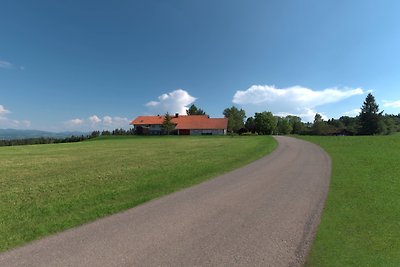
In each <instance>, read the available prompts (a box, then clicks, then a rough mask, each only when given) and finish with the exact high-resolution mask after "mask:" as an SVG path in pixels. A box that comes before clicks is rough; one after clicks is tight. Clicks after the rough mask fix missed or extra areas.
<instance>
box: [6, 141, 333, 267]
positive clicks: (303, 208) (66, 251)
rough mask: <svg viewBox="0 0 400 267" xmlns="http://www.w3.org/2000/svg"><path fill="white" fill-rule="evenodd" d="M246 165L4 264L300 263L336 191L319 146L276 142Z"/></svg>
mask: <svg viewBox="0 0 400 267" xmlns="http://www.w3.org/2000/svg"><path fill="white" fill-rule="evenodd" d="M276 139H277V140H278V142H279V146H278V148H277V149H276V150H275V151H274V152H272V153H271V154H269V155H268V156H266V157H264V158H262V159H260V160H258V161H256V162H253V163H251V164H250V165H247V166H245V167H243V168H240V169H237V170H235V171H232V172H230V173H226V174H224V175H221V176H218V177H216V178H214V179H212V180H209V181H207V182H204V183H202V184H199V185H197V186H194V187H191V188H188V189H185V190H182V191H179V192H176V193H173V194H171V195H168V196H166V197H162V198H159V199H156V200H153V201H150V202H148V203H145V204H143V205H140V206H138V207H135V208H132V209H130V210H127V211H125V212H121V213H118V214H115V215H112V216H109V217H106V218H103V219H99V220H97V221H94V222H92V223H88V224H85V225H83V226H80V227H77V228H74V229H71V230H68V231H65V232H62V233H60V234H56V235H53V236H50V237H47V238H44V239H41V240H38V241H35V242H32V243H30V244H28V245H26V246H24V247H20V248H17V249H14V250H11V251H8V252H5V253H2V254H0V266H30V267H31V266H301V265H302V264H303V262H304V260H305V257H306V255H307V252H308V250H309V248H310V245H311V243H312V240H313V238H314V234H315V231H316V228H317V226H318V223H319V218H320V214H321V212H322V208H323V206H324V202H325V198H326V195H327V191H328V186H329V178H330V173H331V161H330V159H329V156H328V155H327V154H326V153H325V152H324V151H322V149H320V148H319V147H318V146H316V145H314V144H311V143H308V142H305V141H302V140H297V139H294V138H290V137H280V136H278V137H276Z"/></svg>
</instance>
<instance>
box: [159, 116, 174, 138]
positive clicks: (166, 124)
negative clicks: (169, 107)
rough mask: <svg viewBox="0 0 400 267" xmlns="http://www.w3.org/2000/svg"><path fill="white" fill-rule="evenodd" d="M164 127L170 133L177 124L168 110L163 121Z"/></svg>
mask: <svg viewBox="0 0 400 267" xmlns="http://www.w3.org/2000/svg"><path fill="white" fill-rule="evenodd" d="M162 127H163V129H164V131H165V132H166V133H167V135H169V134H170V132H171V131H172V130H173V129H174V127H175V125H174V124H173V123H172V117H171V115H169V113H168V112H167V113H166V114H165V116H164V121H163V124H162Z"/></svg>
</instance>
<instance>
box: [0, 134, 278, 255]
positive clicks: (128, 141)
mask: <svg viewBox="0 0 400 267" xmlns="http://www.w3.org/2000/svg"><path fill="white" fill-rule="evenodd" d="M275 146H276V142H275V141H274V140H273V139H272V138H271V137H268V136H266V137H263V136H259V137H234V138H232V137H226V136H225V137H206V136H204V137H173V136H167V137H165V136H164V137H112V138H106V139H98V140H93V141H86V142H81V143H69V144H55V145H33V146H18V147H0V188H1V193H0V251H4V250H7V249H9V248H12V247H15V246H18V245H21V244H24V243H26V242H28V241H31V240H34V239H37V238H39V237H42V236H45V235H49V234H51V233H55V232H58V231H61V230H64V229H67V228H70V227H73V226H76V225H80V224H82V223H85V222H88V221H91V220H94V219H96V218H99V217H102V216H105V215H108V214H111V213H115V212H117V211H121V210H124V209H127V208H130V207H133V206H135V205H138V204H140V203H143V202H145V201H148V200H150V199H154V198H157V197H160V196H162V195H165V194H168V193H171V192H173V191H176V190H179V189H181V188H184V187H188V186H190V185H193V184H197V183H199V182H201V181H204V180H206V179H208V178H210V177H213V176H215V175H217V174H221V173H223V172H227V171H229V170H232V169H235V168H237V167H240V166H242V165H245V164H247V163H249V162H251V161H254V160H255V159H257V158H260V157H261V156H263V155H265V154H267V153H269V152H270V151H272V150H273V149H274V148H275Z"/></svg>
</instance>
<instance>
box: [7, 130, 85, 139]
mask: <svg viewBox="0 0 400 267" xmlns="http://www.w3.org/2000/svg"><path fill="white" fill-rule="evenodd" d="M87 134H88V133H84V132H59V133H54V132H46V131H39V130H17V129H0V140H12V139H27V138H39V137H49V138H65V137H70V136H72V135H75V136H80V135H87Z"/></svg>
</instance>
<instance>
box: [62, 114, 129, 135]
mask: <svg viewBox="0 0 400 267" xmlns="http://www.w3.org/2000/svg"><path fill="white" fill-rule="evenodd" d="M129 123H130V120H128V118H124V117H118V116H115V117H111V116H108V115H106V116H104V117H102V118H101V117H99V116H97V115H92V116H90V117H88V118H87V119H79V118H76V119H72V120H69V121H66V122H65V123H64V125H65V126H66V127H67V129H68V130H77V131H94V130H113V129H116V128H125V129H127V128H129Z"/></svg>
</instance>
